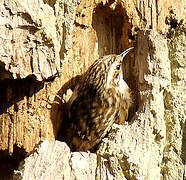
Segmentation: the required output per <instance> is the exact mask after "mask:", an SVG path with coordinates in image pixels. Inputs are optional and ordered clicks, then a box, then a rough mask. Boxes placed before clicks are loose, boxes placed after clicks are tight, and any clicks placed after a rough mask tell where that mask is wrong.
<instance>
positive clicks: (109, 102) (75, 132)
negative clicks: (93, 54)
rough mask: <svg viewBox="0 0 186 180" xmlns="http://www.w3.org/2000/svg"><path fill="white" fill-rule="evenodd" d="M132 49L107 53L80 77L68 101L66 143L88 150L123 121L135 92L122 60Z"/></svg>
mask: <svg viewBox="0 0 186 180" xmlns="http://www.w3.org/2000/svg"><path fill="white" fill-rule="evenodd" d="M132 49H133V47H131V48H128V49H126V50H125V51H123V52H122V53H121V54H119V55H116V54H110V55H105V56H103V57H101V58H99V59H98V60H95V61H94V63H93V64H92V65H91V66H90V67H89V68H88V70H87V71H86V72H85V73H84V74H82V75H81V77H80V78H79V80H78V82H77V84H76V86H75V88H74V90H73V93H72V96H71V97H70V99H69V100H68V102H67V109H68V110H67V111H68V123H69V127H68V128H67V130H66V131H67V134H66V136H67V141H68V142H67V143H68V144H70V147H71V149H72V150H73V151H89V150H92V149H93V148H94V147H95V146H96V145H98V144H99V143H100V142H101V140H102V139H103V138H104V137H105V135H106V134H107V133H108V132H109V131H110V129H111V127H112V125H113V123H117V124H123V123H124V122H125V121H126V119H127V117H128V111H129V108H130V107H131V106H132V103H133V100H132V93H131V90H130V88H129V86H128V85H127V83H126V82H125V81H124V79H123V70H122V63H123V61H124V58H125V56H126V55H127V54H128V53H129V52H130V51H131V50H132Z"/></svg>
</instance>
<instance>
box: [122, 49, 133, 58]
mask: <svg viewBox="0 0 186 180" xmlns="http://www.w3.org/2000/svg"><path fill="white" fill-rule="evenodd" d="M132 49H134V47H130V48H128V49H126V50H125V51H123V52H122V53H121V54H120V56H121V57H122V59H123V58H124V57H125V56H126V55H127V54H128V53H129V52H130V51H131V50H132Z"/></svg>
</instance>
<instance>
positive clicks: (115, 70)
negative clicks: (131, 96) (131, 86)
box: [106, 47, 133, 93]
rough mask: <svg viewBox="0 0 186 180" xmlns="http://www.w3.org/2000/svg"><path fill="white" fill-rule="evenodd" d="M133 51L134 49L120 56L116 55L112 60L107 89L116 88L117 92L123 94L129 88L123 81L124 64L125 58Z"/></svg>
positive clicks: (129, 49)
mask: <svg viewBox="0 0 186 180" xmlns="http://www.w3.org/2000/svg"><path fill="white" fill-rule="evenodd" d="M132 49H133V47H131V48H128V49H126V50H125V51H124V52H122V53H121V54H120V55H115V56H113V57H112V58H111V60H110V61H111V63H110V65H109V69H108V74H107V83H106V88H108V89H109V88H115V90H116V91H119V93H122V92H123V91H124V90H125V89H126V88H128V86H127V84H126V82H125V81H124V79H123V69H122V63H123V61H124V59H125V56H126V55H127V54H128V53H129V52H130V51H131V50H132Z"/></svg>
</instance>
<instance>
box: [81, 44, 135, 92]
mask: <svg viewBox="0 0 186 180" xmlns="http://www.w3.org/2000/svg"><path fill="white" fill-rule="evenodd" d="M132 49H133V47H131V48H128V49H126V50H125V51H124V52H122V53H121V54H120V55H115V54H112V55H106V56H103V57H101V58H100V59H98V60H96V61H95V62H94V63H93V64H92V66H91V67H90V68H89V70H88V71H87V72H86V74H85V77H86V79H85V81H86V82H87V83H88V84H90V85H91V84H93V87H94V88H96V89H97V90H99V89H100V90H104V89H110V88H115V90H116V91H119V93H122V92H123V91H124V90H125V89H126V88H127V87H128V86H127V84H126V83H125V81H124V79H123V70H122V63H123V60H124V58H125V56H126V55H127V54H128V53H129V52H130V51H131V50H132ZM82 86H83V85H82Z"/></svg>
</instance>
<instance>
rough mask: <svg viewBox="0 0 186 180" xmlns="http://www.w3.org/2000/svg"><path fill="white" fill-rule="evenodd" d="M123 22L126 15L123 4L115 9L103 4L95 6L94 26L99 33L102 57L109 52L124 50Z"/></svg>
mask: <svg viewBox="0 0 186 180" xmlns="http://www.w3.org/2000/svg"><path fill="white" fill-rule="evenodd" d="M123 23H124V15H123V8H122V7H121V5H118V6H116V8H115V9H114V10H113V9H111V8H110V7H109V6H108V5H105V6H103V5H102V4H100V5H98V6H97V7H96V8H95V10H94V12H93V21H92V27H93V28H94V29H95V31H96V33H97V38H98V54H99V56H100V57H101V56H103V55H107V54H119V53H120V52H121V51H122V50H123V48H122V44H121V37H122V27H123Z"/></svg>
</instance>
